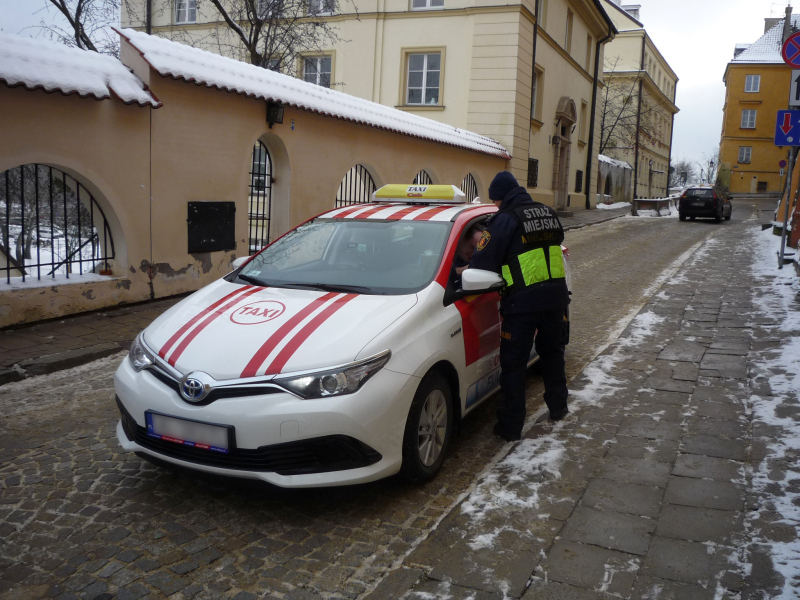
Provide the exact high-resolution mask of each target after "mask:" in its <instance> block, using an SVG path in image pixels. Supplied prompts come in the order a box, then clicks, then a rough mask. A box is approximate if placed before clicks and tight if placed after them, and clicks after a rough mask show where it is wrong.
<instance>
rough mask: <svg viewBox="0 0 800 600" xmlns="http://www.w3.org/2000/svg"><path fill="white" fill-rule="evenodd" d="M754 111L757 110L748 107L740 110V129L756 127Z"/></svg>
mask: <svg viewBox="0 0 800 600" xmlns="http://www.w3.org/2000/svg"><path fill="white" fill-rule="evenodd" d="M756 112H757V111H755V110H750V109H745V110H743V111H742V129H755V128H756Z"/></svg>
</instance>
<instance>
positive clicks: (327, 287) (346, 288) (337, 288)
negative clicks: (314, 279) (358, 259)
mask: <svg viewBox="0 0 800 600" xmlns="http://www.w3.org/2000/svg"><path fill="white" fill-rule="evenodd" d="M278 285H279V286H280V287H291V288H304V289H312V290H323V291H325V292H352V293H355V294H358V293H361V292H371V291H372V288H370V287H367V286H364V285H340V284H337V283H280V284H278Z"/></svg>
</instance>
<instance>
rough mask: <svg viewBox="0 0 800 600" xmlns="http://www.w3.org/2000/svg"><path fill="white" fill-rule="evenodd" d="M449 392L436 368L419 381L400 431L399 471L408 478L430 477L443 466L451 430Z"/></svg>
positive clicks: (451, 416)
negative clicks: (404, 425) (401, 464)
mask: <svg viewBox="0 0 800 600" xmlns="http://www.w3.org/2000/svg"><path fill="white" fill-rule="evenodd" d="M452 396H453V395H452V392H451V390H450V386H449V385H448V383H447V380H446V379H445V378H444V377H442V375H440V374H439V373H437V372H435V371H434V372H430V373H428V374H427V375H426V376H425V377H423V379H422V382H420V384H419V388H417V393H416V394H415V395H414V401H413V402H412V403H411V410H410V411H409V412H408V420H407V421H406V429H405V433H404V435H403V466H402V467H401V473H402V474H403V477H405V478H406V479H407V480H408V481H411V482H414V483H421V482H424V481H430V480H431V479H433V478H434V477H435V476H436V473H438V472H439V469H440V468H441V467H442V463H443V462H444V455H445V453H446V452H447V448H448V446H449V445H450V436H451V433H452V430H453V399H452Z"/></svg>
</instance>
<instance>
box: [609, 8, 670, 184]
mask: <svg viewBox="0 0 800 600" xmlns="http://www.w3.org/2000/svg"><path fill="white" fill-rule="evenodd" d="M602 1H603V5H604V6H605V7H606V8H607V10H608V14H609V15H610V16H611V18H612V20H613V21H614V25H615V27H616V28H617V30H618V31H619V33H618V34H617V36H616V37H615V38H614V41H613V42H611V43H610V44H608V46H606V64H605V71H606V72H605V78H606V84H607V86H608V87H607V89H608V90H610V93H609V94H608V96H607V98H608V102H607V104H608V105H607V106H604V105H603V103H602V102H601V106H600V108H599V110H600V111H601V121H602V123H601V140H600V144H601V146H600V152H602V153H603V154H605V155H607V156H610V157H611V158H615V159H617V160H623V161H625V162H627V163H629V164H630V165H632V166H633V169H634V173H635V176H634V178H633V195H634V197H635V198H664V197H666V196H667V195H668V189H667V188H668V186H669V168H670V162H671V160H672V130H673V124H674V122H675V115H676V114H677V113H678V110H679V109H678V107H677V105H676V104H675V92H676V87H677V85H678V76H677V75H676V74H675V72H674V71H673V70H672V68H671V67H670V66H669V63H667V61H666V59H665V58H664V56H663V55H662V54H661V53H660V52H659V51H658V48H657V47H656V45H655V44H654V43H653V40H651V39H650V36H649V35H647V32H646V31H645V29H644V25H643V24H642V22H641V21H640V20H639V9H640V6H639V5H638V4H634V5H620V4H619V3H618V0H602ZM629 96H632V97H633V99H634V100H633V102H630V103H625V102H623V99H625V98H628V97H629ZM604 99H605V97H604ZM603 111H604V112H605V115H606V118H605V119H603V118H602V112H603ZM615 129H616V130H615Z"/></svg>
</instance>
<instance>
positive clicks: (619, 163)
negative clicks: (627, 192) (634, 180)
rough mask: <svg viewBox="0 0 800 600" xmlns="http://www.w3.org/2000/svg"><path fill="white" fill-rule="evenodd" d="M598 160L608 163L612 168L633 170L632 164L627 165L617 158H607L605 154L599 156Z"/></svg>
mask: <svg viewBox="0 0 800 600" xmlns="http://www.w3.org/2000/svg"><path fill="white" fill-rule="evenodd" d="M597 160H599V161H600V162H602V163H608V164H609V165H611V166H612V167H620V168H622V169H631V170H632V169H633V167H632V166H630V164H628V163H626V162H625V161H624V160H617V159H616V158H611V157H610V156H606V155H605V154H598V155H597Z"/></svg>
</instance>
